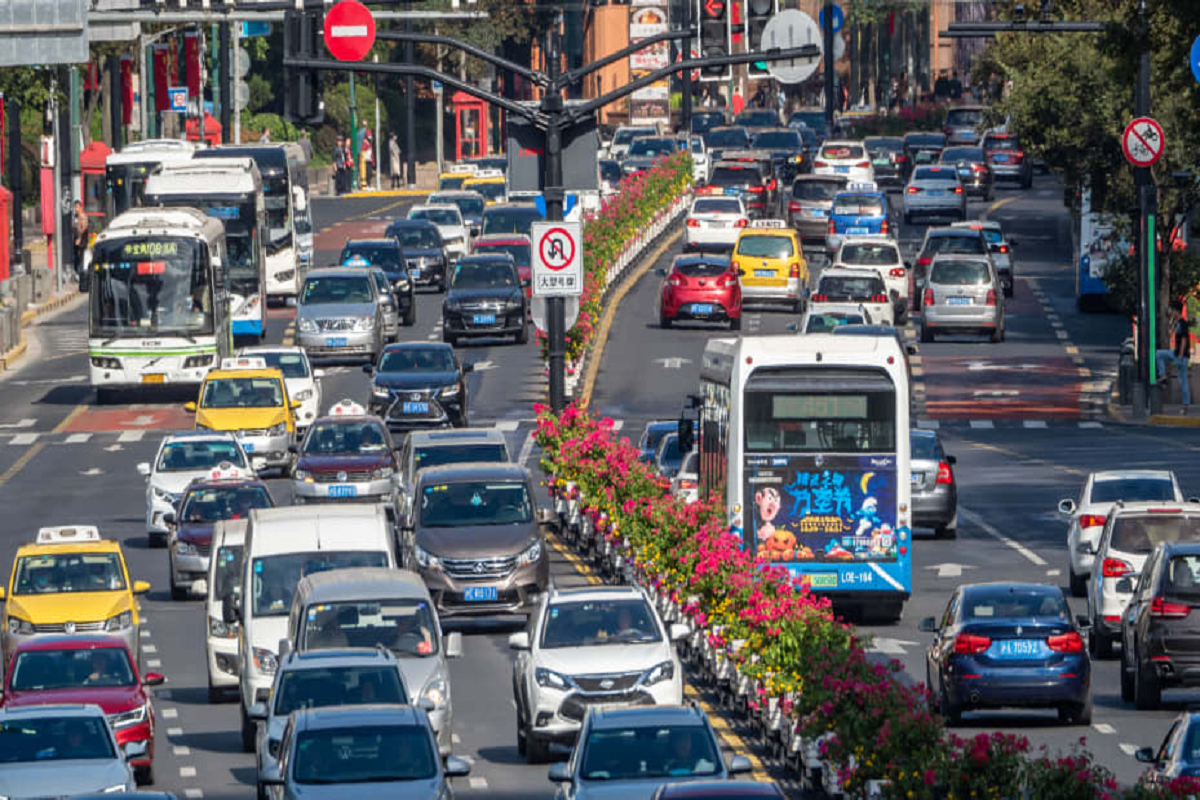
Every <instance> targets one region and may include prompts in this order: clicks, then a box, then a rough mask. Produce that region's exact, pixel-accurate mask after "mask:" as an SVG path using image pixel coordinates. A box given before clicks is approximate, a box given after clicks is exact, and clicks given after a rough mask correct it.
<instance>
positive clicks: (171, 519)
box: [163, 511, 176, 528]
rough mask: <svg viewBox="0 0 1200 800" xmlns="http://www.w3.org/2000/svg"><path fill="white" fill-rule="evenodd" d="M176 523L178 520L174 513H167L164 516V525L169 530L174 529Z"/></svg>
mask: <svg viewBox="0 0 1200 800" xmlns="http://www.w3.org/2000/svg"><path fill="white" fill-rule="evenodd" d="M175 522H176V519H175V512H174V511H168V512H167V513H165V514H163V524H164V525H166V526H167V527H168V528H174V527H175Z"/></svg>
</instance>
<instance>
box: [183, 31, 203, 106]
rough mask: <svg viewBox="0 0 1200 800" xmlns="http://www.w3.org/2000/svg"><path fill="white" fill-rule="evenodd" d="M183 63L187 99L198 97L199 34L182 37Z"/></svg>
mask: <svg viewBox="0 0 1200 800" xmlns="http://www.w3.org/2000/svg"><path fill="white" fill-rule="evenodd" d="M183 63H184V65H185V69H186V72H187V87H188V97H189V98H192V97H199V96H200V34H198V33H187V34H184V36H183Z"/></svg>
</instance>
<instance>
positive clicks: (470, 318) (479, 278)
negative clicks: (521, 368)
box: [442, 253, 529, 345]
mask: <svg viewBox="0 0 1200 800" xmlns="http://www.w3.org/2000/svg"><path fill="white" fill-rule="evenodd" d="M526 302H527V301H526V299H525V292H523V291H522V290H521V276H520V275H519V274H518V272H517V265H516V262H514V261H513V257H512V256H511V255H509V254H508V253H492V254H489V255H476V256H466V257H464V258H460V259H459V260H458V261H457V263H455V265H454V273H453V275H452V276H451V279H450V288H449V289H448V290H447V292H446V299H445V300H443V301H442V340H443V341H445V342H447V343H448V344H450V345H454V344H455V343H456V342H457V341H458V340H459V338H460V337H464V336H512V337H513V338H514V339H515V340H516V343H517V344H525V343H526V342H527V341H529V326H528V325H527V324H526V318H527V316H528V313H529V312H528V308H526Z"/></svg>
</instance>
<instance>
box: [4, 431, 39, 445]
mask: <svg viewBox="0 0 1200 800" xmlns="http://www.w3.org/2000/svg"><path fill="white" fill-rule="evenodd" d="M39 436H41V434H40V433H17V434H14V435H13V437H12V439H11V440H9V442H8V443H9V444H10V445H15V446H17V447H22V446H28V445H31V444H33V443H34V442H36V441H37V440H38V437H39Z"/></svg>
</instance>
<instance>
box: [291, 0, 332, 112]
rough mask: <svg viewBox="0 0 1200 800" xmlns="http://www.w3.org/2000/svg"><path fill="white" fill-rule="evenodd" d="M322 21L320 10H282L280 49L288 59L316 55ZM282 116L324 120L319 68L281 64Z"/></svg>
mask: <svg viewBox="0 0 1200 800" xmlns="http://www.w3.org/2000/svg"><path fill="white" fill-rule="evenodd" d="M324 24H325V21H324V19H323V14H322V12H320V11H296V10H294V9H289V10H287V11H285V12H283V52H284V55H285V56H286V57H289V58H318V57H320V55H321V45H320V37H321V32H322V29H323V28H324ZM284 86H286V87H287V92H286V94H285V96H284V103H283V108H284V110H283V116H284V119H286V120H287V121H288V122H292V123H300V124H304V125H320V124H321V123H322V122H324V121H325V102H324V101H323V100H322V99H321V71H320V70H316V69H300V68H297V67H286V66H285V67H284Z"/></svg>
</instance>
